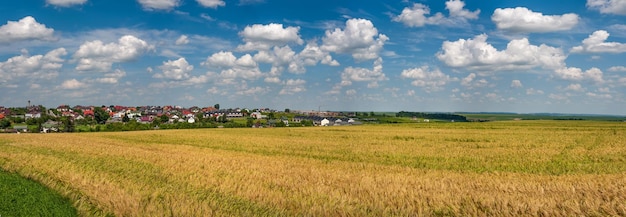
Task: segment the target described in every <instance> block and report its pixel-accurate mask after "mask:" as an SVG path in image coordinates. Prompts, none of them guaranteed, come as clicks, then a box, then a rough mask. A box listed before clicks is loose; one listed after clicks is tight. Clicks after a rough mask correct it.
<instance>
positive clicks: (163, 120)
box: [159, 115, 170, 123]
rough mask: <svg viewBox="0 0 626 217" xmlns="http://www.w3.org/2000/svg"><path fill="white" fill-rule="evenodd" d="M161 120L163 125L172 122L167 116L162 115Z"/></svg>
mask: <svg viewBox="0 0 626 217" xmlns="http://www.w3.org/2000/svg"><path fill="white" fill-rule="evenodd" d="M159 120H161V123H167V122H168V121H170V118H169V117H167V115H161V117H160V118H159Z"/></svg>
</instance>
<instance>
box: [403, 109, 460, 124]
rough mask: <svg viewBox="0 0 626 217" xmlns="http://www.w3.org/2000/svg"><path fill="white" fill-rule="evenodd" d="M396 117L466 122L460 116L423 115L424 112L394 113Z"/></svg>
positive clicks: (447, 114)
mask: <svg viewBox="0 0 626 217" xmlns="http://www.w3.org/2000/svg"><path fill="white" fill-rule="evenodd" d="M396 117H409V118H411V117H415V118H424V119H437V120H447V121H451V120H454V121H456V122H466V121H467V118H466V117H465V116H462V115H457V114H450V113H424V112H406V111H401V112H398V113H396Z"/></svg>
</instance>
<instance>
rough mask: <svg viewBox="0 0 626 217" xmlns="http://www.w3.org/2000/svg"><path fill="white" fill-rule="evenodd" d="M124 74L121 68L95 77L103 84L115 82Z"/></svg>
mask: <svg viewBox="0 0 626 217" xmlns="http://www.w3.org/2000/svg"><path fill="white" fill-rule="evenodd" d="M125 76H126V72H125V71H123V70H121V69H116V70H114V71H113V72H111V73H106V74H104V77H102V78H97V79H95V81H96V82H98V83H103V84H117V83H118V82H119V80H120V79H121V78H123V77H125Z"/></svg>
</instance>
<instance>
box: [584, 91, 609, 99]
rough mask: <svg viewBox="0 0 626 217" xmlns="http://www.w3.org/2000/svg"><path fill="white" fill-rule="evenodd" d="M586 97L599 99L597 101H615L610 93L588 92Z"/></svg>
mask: <svg viewBox="0 0 626 217" xmlns="http://www.w3.org/2000/svg"><path fill="white" fill-rule="evenodd" d="M586 95H587V96H589V97H592V98H597V99H613V96H612V95H611V94H608V93H604V94H598V93H593V92H588V93H587V94H586Z"/></svg>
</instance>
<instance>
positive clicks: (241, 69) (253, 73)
mask: <svg viewBox="0 0 626 217" xmlns="http://www.w3.org/2000/svg"><path fill="white" fill-rule="evenodd" d="M202 65H203V66H206V67H209V68H212V67H216V68H218V69H221V72H220V74H219V76H220V77H221V78H222V79H223V80H222V81H223V82H225V83H232V82H234V79H236V78H243V79H247V80H255V79H258V78H260V77H262V76H263V73H261V70H260V69H259V65H258V63H257V62H256V61H255V60H254V58H253V57H252V56H251V55H250V54H245V55H243V56H241V57H239V58H237V57H235V55H233V53H232V52H223V51H221V52H218V53H215V54H213V55H211V56H209V57H208V58H207V60H206V61H205V62H203V63H202Z"/></svg>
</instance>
